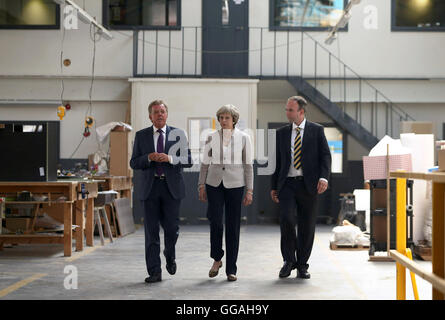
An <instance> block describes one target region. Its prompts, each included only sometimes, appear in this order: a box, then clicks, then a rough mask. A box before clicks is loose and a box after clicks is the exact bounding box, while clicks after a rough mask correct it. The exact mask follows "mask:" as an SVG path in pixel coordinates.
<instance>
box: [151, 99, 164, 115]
mask: <svg viewBox="0 0 445 320" xmlns="http://www.w3.org/2000/svg"><path fill="white" fill-rule="evenodd" d="M153 106H164V107H165V110H166V111H167V113H168V107H167V105H166V104H165V102H164V101H163V100H161V99H156V100H154V101H152V102H150V104H149V105H148V114H151V111H152V109H153Z"/></svg>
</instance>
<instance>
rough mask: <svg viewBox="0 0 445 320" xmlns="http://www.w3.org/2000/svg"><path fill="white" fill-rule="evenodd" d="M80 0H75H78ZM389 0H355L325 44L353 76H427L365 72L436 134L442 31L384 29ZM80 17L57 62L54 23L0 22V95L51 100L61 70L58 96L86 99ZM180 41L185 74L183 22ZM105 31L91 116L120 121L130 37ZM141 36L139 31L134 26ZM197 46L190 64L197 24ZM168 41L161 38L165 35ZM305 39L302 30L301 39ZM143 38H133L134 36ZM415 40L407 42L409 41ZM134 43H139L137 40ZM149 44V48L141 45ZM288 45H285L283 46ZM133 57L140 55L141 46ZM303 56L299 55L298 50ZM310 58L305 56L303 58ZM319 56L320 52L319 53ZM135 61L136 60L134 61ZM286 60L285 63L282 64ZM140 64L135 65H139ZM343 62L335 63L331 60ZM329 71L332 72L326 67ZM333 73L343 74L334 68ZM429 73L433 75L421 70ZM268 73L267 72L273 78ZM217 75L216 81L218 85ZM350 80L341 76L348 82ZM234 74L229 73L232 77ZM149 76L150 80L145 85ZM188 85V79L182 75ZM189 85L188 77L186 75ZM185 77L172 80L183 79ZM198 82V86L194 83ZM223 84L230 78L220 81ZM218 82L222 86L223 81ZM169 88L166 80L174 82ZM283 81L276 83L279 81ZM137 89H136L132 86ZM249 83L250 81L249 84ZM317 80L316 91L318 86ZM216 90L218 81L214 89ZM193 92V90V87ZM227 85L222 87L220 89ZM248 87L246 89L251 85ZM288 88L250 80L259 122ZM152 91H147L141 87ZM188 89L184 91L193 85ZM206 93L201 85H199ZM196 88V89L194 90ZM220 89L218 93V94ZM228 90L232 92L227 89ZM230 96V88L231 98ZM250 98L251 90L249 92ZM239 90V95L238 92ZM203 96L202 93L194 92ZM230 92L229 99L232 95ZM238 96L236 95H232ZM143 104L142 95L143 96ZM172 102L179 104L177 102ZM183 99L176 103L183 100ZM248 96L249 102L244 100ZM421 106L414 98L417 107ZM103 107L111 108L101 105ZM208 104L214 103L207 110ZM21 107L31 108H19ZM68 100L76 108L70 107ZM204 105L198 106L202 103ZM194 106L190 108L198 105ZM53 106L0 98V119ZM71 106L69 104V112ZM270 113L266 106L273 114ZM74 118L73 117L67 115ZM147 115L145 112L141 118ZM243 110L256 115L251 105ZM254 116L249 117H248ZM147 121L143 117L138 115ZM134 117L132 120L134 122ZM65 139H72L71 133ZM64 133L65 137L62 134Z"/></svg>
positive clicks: (441, 94)
mask: <svg viewBox="0 0 445 320" xmlns="http://www.w3.org/2000/svg"><path fill="white" fill-rule="evenodd" d="M201 2H202V0H183V1H182V13H181V19H182V26H184V27H188V26H192V27H194V26H198V27H199V26H200V25H201V21H202V14H201ZM77 3H78V4H80V5H81V6H83V3H84V1H80V0H78V1H77ZM367 5H375V6H376V7H377V9H378V29H377V30H365V29H364V27H363V18H364V16H365V15H364V13H363V10H364V8H365V6H367ZM85 6H86V7H85V9H86V10H87V11H88V12H89V13H90V14H91V15H92V16H95V17H97V19H98V21H99V22H101V21H102V1H101V0H88V1H85ZM249 8H250V9H249V24H250V27H268V24H269V0H251V1H250V2H249ZM390 14H391V12H390V1H389V0H375V1H371V0H362V1H361V4H360V5H358V6H356V7H354V8H353V17H352V19H351V22H350V24H349V30H348V32H343V33H341V34H340V39H339V41H338V42H335V43H334V44H333V45H331V46H329V47H328V49H329V50H330V51H331V52H332V53H333V54H334V55H340V57H341V59H342V60H344V62H346V63H347V64H348V65H350V66H351V67H352V68H353V69H354V70H355V71H357V72H358V73H359V74H360V75H361V76H364V77H371V78H388V77H389V78H397V79H398V78H404V77H415V78H426V79H427V80H410V81H407V80H372V81H371V82H372V84H373V85H375V86H376V87H377V88H378V89H379V90H381V91H382V92H383V93H384V94H386V95H387V96H388V98H390V99H391V100H393V101H394V102H396V103H400V104H402V107H404V108H405V106H406V108H407V109H406V111H408V112H409V113H410V114H411V115H412V116H413V117H414V118H415V119H416V120H423V121H431V120H434V121H435V122H436V124H437V125H436V134H437V135H439V134H440V135H441V132H440V130H441V129H440V128H441V120H440V119H442V118H444V117H443V116H444V114H443V112H442V108H443V103H444V101H445V90H443V89H442V88H443V86H444V83H445V82H444V81H445V80H443V79H444V78H445V76H444V73H445V60H444V59H443V58H442V57H443V56H444V53H445V52H444V50H445V46H444V45H443V44H444V43H445V42H444V40H445V33H443V32H391V30H390V29H391V28H390ZM89 31H90V29H89V26H87V25H85V24H83V23H82V22H79V30H66V32H65V38H64V41H63V52H64V55H63V58H69V59H71V62H72V64H71V66H69V67H63V68H62V70H61V67H60V53H61V49H62V38H63V32H62V30H0V46H1V50H0V101H2V100H3V102H4V101H5V100H7V99H12V100H40V101H52V102H53V103H56V101H57V100H60V97H59V96H60V90H61V89H60V81H59V80H60V79H59V78H57V79H56V78H54V77H59V76H63V77H65V79H66V84H65V100H69V101H70V102H71V104H72V105H73V106H75V105H76V104H77V103H79V107H78V108H79V109H80V110H82V108H83V109H85V108H86V107H85V102H86V101H88V99H89V98H88V92H89V85H90V77H91V74H92V73H91V72H92V66H91V63H92V58H93V52H92V51H93V42H92V40H91V38H90V34H89ZM185 32H186V33H185V46H184V48H185V49H186V50H185V53H184V73H185V74H194V72H195V51H194V50H195V38H194V29H187V31H185ZM254 32H258V31H255V30H252V31H251V34H250V49H251V50H252V53H251V54H250V57H249V60H250V67H249V68H250V72H251V74H256V73H257V71H258V61H259V56H258V51H257V50H258V48H259V41H258V37H257V36H258V34H254ZM112 34H113V36H114V38H113V40H111V41H107V40H105V39H101V40H99V41H98V42H97V43H96V49H97V50H96V66H95V75H96V78H97V79H101V81H97V82H96V84H95V87H94V88H95V89H94V94H93V96H94V97H93V101H95V102H96V103H98V105H100V107H98V108H97V112H98V114H97V117H96V118H97V119H98V122H99V121H106V120H107V119H113V120H115V121H124V119H125V109H126V106H127V103H126V101H128V100H129V99H130V96H131V91H130V85H129V83H128V82H127V79H128V78H130V77H132V74H133V39H132V32H131V31H112ZM170 34H171V41H172V42H171V43H172V47H173V48H172V50H171V51H170V54H171V56H170V57H171V60H170V61H171V64H170V71H171V72H172V73H176V72H179V71H181V72H182V37H181V32H180V31H172V32H171V33H170ZM310 34H311V36H313V37H315V38H316V39H317V40H318V41H321V42H323V40H324V39H325V37H326V34H327V33H326V32H311V33H310ZM153 36H154V33H153V32H148V33H146V39H145V40H146V42H145V46H146V50H147V51H146V54H145V57H144V58H145V62H144V67H145V72H146V73H148V72H150V70H151V71H153V68H154V65H153V61H154V57H153V52H152V51H153V49H154V47H153V43H154V42H153ZM299 37H300V34H299V33H298V32H295V33H294V32H291V33H290V41H291V42H294V43H295V44H294V46H293V47H291V48H290V53H291V57H293V58H292V59H290V62H291V64H293V65H290V67H293V68H294V69H295V70H297V68H299V67H298V63H299V61H300V60H299V54H300V53H299V50H298V49H299V42H298V41H299V40H300V38H299ZM140 39H141V40H142V34H141V35H140ZM197 39H198V56H197V58H196V61H197V65H196V70H197V73H198V74H200V72H201V53H200V51H201V47H200V46H201V38H200V33H199V32H198V38H197ZM263 40H264V42H263V48H266V47H269V48H270V47H271V44H272V43H273V32H269V31H265V38H264V39H263ZM285 40H286V32H277V44H278V45H279V47H278V50H277V56H276V58H277V65H278V66H279V68H280V69H279V72H278V73H277V74H280V72H281V74H283V72H285V71H286V65H285V63H284V62H285V61H286V51H287V48H286V46H283V44H284V43H285V42H284V41H285ZM158 41H159V42H158V43H159V44H161V46H160V47H159V48H158V58H159V61H160V64H159V66H158V72H159V73H164V72H166V71H168V54H166V52H167V53H168V50H166V48H165V47H162V46H165V44H168V32H165V31H160V32H159V33H158ZM166 41H167V42H166ZM310 42H311V41H309V40H305V43H310ZM141 43H142V42H141ZM414 44H415V45H414ZM305 48H306V49H305V52H304V56H305V57H306V58H307V59H308V60H305V66H304V71H305V73H307V74H308V75H311V74H313V71H314V70H313V65H314V64H313V53H312V54H311V50H313V46H312V45H311V46H309V45H307V46H306V47H305ZM140 49H141V46H140ZM150 50H151V51H150ZM292 50H293V51H292ZM272 52H273V50H271V49H269V50H268V53H267V52H264V56H263V71H264V72H265V73H271V72H272V73H273V70H272V69H271V68H272V66H273V53H272ZM318 54H319V58H320V59H321V58H322V56H323V54H322V50H321V49H320V48H319V50H318ZM139 58H140V59H142V54H141V52H140V54H139ZM306 58H305V59H306ZM311 59H312V60H311ZM320 61H321V60H320ZM139 67H140V68H142V63H140V64H139ZM323 67H326V61H325V63H324V65H323V64H322V63H321V62H320V63H319V65H318V69H317V70H318V72H319V75H320V74H322V73H323V72H325V71H326V69H325V70H324V71H323ZM290 69H292V68H290ZM332 70H333V72H334V71H335V70H337V71H338V65H336V64H335V63H333V65H332ZM139 71H141V69H139ZM340 71H342V70H340ZM333 75H335V73H333ZM338 75H341V76H342V75H343V74H342V73H341V72H340V73H338ZM429 78H435V79H434V80H432V81H431V80H428V79H429ZM156 82H159V83H158V84H157V85H156V90H157V91H156V92H155V93H153V94H152V95H149V96H147V99H148V98H151V97H158V95H159V94H160V93H163V92H165V93H166V94H167V93H168V95H166V97H167V98H168V100H172V102H173V105H175V104H176V103H177V102H178V103H179V102H180V101H181V99H182V98H183V97H179V96H178V94H177V93H174V92H172V91H171V88H172V86H171V84H172V83H171V82H162V81H160V80H156ZM272 82H273V81H272ZM221 83H222V82H220V83H219V85H221ZM350 83H353V81H348V88H349V87H350V85H349V84H350ZM237 84H238V82H234V85H235V86H236V85H237ZM153 85H154V83H150V86H153ZM188 85H191V84H187V86H188ZM194 85H196V83H195V84H194ZM183 86H184V83H183V84H181V86H180V87H183ZM200 86H205V85H203V84H202V83H200ZM224 86H230V85H229V84H224ZM224 86H223V88H225V87H224ZM173 88H175V85H174V86H173ZM282 88H284V89H282ZM318 88H324V89H323V90H324V92H326V88H327V84H326V82H324V83H323V82H321V81H319V82H318ZM333 88H334V89H333V100H334V101H343V96H342V84H341V81H337V82H335V81H334V82H333ZM135 90H136V89H135ZM252 90H254V89H252ZM323 90H322V91H323ZM215 91H217V89H215ZM195 92H198V91H195ZM229 92H231V90H229ZM252 92H253V91H252ZM295 93H296V92H295V90H294V89H293V88H292V87H291V86H290V85H289V84H288V83H287V82H286V81H276V82H275V83H274V84H273V85H272V84H270V86H263V85H260V86H259V87H258V95H259V97H258V100H259V101H260V105H259V117H258V119H259V122H260V123H261V122H262V121H263V119H266V117H265V116H263V115H261V113H262V112H263V111H264V110H265V109H264V108H263V107H262V104H263V101H270V100H275V101H282V100H283V99H286V98H287V97H288V96H290V95H293V94H295ZM150 94H151V93H150ZM192 96H193V95H192ZM204 96H205V97H207V96H206V95H204ZM194 97H196V98H198V99H200V98H199V94H195V96H194ZM222 97H223V96H222ZM230 98H232V97H230ZM346 98H347V101H354V99H356V97H354V95H353V91H349V90H348V92H347V97H346ZM237 99H238V98H237ZM253 99H256V96H255V97H252V101H253ZM223 100H224V99H217V102H215V103H214V104H212V103H211V102H209V101H208V100H206V101H205V103H204V104H205V105H211V106H212V108H211V109H212V111H211V112H210V111H209V114H213V113H214V111H216V107H217V106H219V105H220V104H221V102H222V101H223ZM241 100H242V99H241ZM201 101H203V100H201ZM231 101H232V102H233V99H231ZM237 101H238V100H237ZM363 101H372V94H369V95H368V96H367V95H366V92H364V93H363ZM143 103H144V104H145V103H147V101H144V102H143ZM178 105H179V104H178ZM182 105H183V104H182ZM254 105H256V103H252V106H254ZM419 106H420V107H419ZM108 108H110V109H108ZM193 108H197V107H195V106H193V107H192V109H191V112H192V113H194V112H195V111H196V109H193ZM213 109H215V110H213ZM25 110H29V111H31V110H32V112H31V113H29V112H26V113H25ZM76 110H77V109H76ZM183 110H185V109H182V110H178V113H177V114H179V115H185V114H186V111H183ZM205 110H207V109H205ZM206 112H207V111H204V110H200V111H199V112H198V111H196V113H200V114H201V113H206ZM55 114H56V107H55V106H52V107H51V108H49V107H40V106H37V105H33V106H32V107H26V108H25V109H19V108H17V107H16V106H5V105H4V103H3V105H2V106H0V119H25V118H26V119H30V117H31V116H37V115H39V116H40V115H42V117H43V115H45V116H44V117H45V118H47V119H49V118H55V119H56V116H55ZM72 114H74V111H73V112H72ZM272 116H275V114H274V115H272ZM175 117H176V116H173V118H171V120H173V121H174V122H176V121H178V125H179V126H183V125H184V123H183V122H184V121H183V120H182V118H177V119H176V118H175ZM73 118H74V117H73ZM80 118H81V117H78V119H76V120H70V119H68V118H65V120H64V121H63V124H62V125H63V126H64V127H65V129H63V130H66V131H65V132H67V134H66V135H64V137H68V136H70V137H71V136H76V135H77V134H78V131H79V128H78V127H79V126H80V127H82V126H83V120H82V119H80ZM144 119H146V120H147V121H148V119H147V118H144ZM251 119H256V117H255V118H254V117H253V114H252V115H251ZM252 121H253V120H252ZM145 124H148V123H145ZM141 125H142V123H139V124H137V125H136V126H137V127H140V126H141ZM69 141H70V144H71V143H72V141H71V140H69ZM63 143H66V142H65V138H64V139H62V144H63ZM87 145H88V144H85V149H84V146H83V145H82V147H81V148H80V149H79V153H78V155H77V154H76V157H77V156H79V157H83V156H84V155H86V154H88V153H90V149H91V148H90V147H87ZM62 150H63V151H62V152H63V154H62V155H61V156H62V157H66V156H67V155H69V151H68V150H65V149H63V148H62Z"/></svg>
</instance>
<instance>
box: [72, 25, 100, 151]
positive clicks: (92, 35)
mask: <svg viewBox="0 0 445 320" xmlns="http://www.w3.org/2000/svg"><path fill="white" fill-rule="evenodd" d="M89 37H90V39H91V41H92V42H93V57H92V63H91V82H90V90H89V101H88V107H87V110H86V112H85V118H87V117H88V116H90V117H93V90H94V80H95V70H96V43H97V42H98V41H99V40H100V38H101V35H100V33H99V32H98V31H97V28H96V26H94V25H93V24H90V30H89ZM93 126H94V130H96V121H94V123H93ZM84 140H85V136H82V139H81V140H80V142H79V144H78V145H77V147H76V149H75V150H74V152H73V153H72V154H71V156H70V158H72V157H73V156H74V154H75V153H76V152H77V150H79V148H80V146H81V145H82V143H83V141H84ZM96 142H97V145H98V149H99V150H101V145H100V142H99V138H98V137H97V135H96Z"/></svg>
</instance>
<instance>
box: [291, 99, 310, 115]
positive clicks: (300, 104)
mask: <svg viewBox="0 0 445 320" xmlns="http://www.w3.org/2000/svg"><path fill="white" fill-rule="evenodd" d="M287 101H288V102H289V101H295V102H297V103H298V110H301V109H303V110H304V113H306V105H307V101H306V99H305V98H303V97H302V96H292V97H290V98H289V99H287Z"/></svg>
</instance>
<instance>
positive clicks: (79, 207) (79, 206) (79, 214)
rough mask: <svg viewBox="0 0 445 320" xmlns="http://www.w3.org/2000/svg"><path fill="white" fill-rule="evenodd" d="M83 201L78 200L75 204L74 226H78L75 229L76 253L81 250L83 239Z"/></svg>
mask: <svg viewBox="0 0 445 320" xmlns="http://www.w3.org/2000/svg"><path fill="white" fill-rule="evenodd" d="M84 204H85V200H78V201H76V204H75V210H76V224H77V225H78V226H79V227H78V228H76V251H82V250H83V238H84V218H83V211H84V207H85V206H84Z"/></svg>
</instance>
